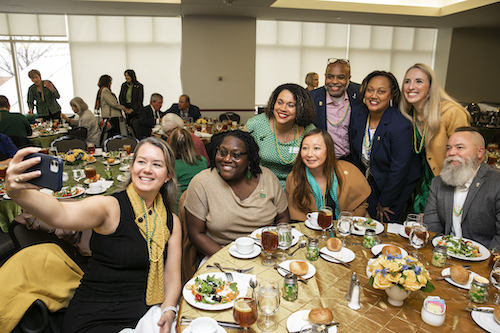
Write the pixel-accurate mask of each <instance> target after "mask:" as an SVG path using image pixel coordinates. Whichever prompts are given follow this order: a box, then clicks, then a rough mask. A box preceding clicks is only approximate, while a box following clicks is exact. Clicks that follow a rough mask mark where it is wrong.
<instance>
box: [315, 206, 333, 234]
mask: <svg viewBox="0 0 500 333" xmlns="http://www.w3.org/2000/svg"><path fill="white" fill-rule="evenodd" d="M332 221H333V209H332V208H331V207H328V206H324V207H321V209H320V210H319V212H318V225H319V226H320V227H321V229H323V230H322V231H321V236H320V238H323V239H326V238H328V235H327V234H326V230H327V229H329V228H330V227H331V226H332Z"/></svg>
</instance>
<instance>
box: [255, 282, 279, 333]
mask: <svg viewBox="0 0 500 333" xmlns="http://www.w3.org/2000/svg"><path fill="white" fill-rule="evenodd" d="M280 298H281V297H280V290H279V285H278V282H276V281H261V282H260V283H259V291H258V292H257V306H258V308H259V311H260V312H261V313H262V314H263V315H264V316H265V319H264V320H262V321H260V322H259V323H257V326H258V327H259V328H260V329H261V330H262V331H264V332H272V331H274V330H276V328H278V323H277V322H276V321H274V320H271V319H270V316H272V315H273V314H275V313H276V312H277V311H278V309H279V307H280Z"/></svg>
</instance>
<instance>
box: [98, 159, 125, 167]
mask: <svg viewBox="0 0 500 333" xmlns="http://www.w3.org/2000/svg"><path fill="white" fill-rule="evenodd" d="M120 163H121V161H120V159H119V158H116V159H115V161H114V162H113V163H108V161H107V160H106V161H103V162H102V164H104V165H110V166H111V165H117V164H120Z"/></svg>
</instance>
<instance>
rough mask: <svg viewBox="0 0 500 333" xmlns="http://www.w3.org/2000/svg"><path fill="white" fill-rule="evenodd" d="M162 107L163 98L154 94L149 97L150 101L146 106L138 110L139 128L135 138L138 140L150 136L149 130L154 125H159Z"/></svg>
mask: <svg viewBox="0 0 500 333" xmlns="http://www.w3.org/2000/svg"><path fill="white" fill-rule="evenodd" d="M162 105H163V96H162V95H160V94H158V93H154V94H152V95H151V101H150V104H149V105H148V106H145V107H143V108H142V109H140V110H139V112H138V114H137V118H138V119H139V126H138V127H139V128H138V131H137V132H138V133H137V138H138V139H139V140H141V139H144V138H147V137H148V136H150V135H151V129H152V128H153V126H154V125H159V124H160V120H161V115H162V113H161V111H160V109H161V106H162Z"/></svg>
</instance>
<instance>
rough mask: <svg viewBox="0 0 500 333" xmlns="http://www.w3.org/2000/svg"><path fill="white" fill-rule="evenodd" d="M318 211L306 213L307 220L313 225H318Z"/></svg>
mask: <svg viewBox="0 0 500 333" xmlns="http://www.w3.org/2000/svg"><path fill="white" fill-rule="evenodd" d="M318 214H319V213H318V212H312V213H307V215H306V216H307V219H308V220H309V222H311V224H312V225H314V226H319V225H318Z"/></svg>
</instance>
